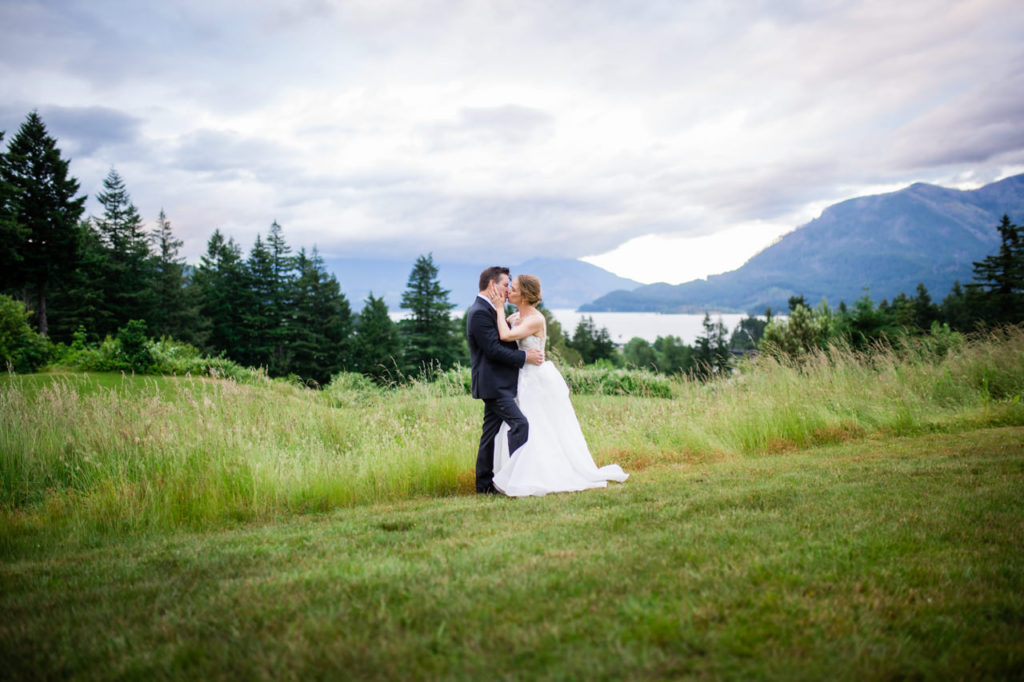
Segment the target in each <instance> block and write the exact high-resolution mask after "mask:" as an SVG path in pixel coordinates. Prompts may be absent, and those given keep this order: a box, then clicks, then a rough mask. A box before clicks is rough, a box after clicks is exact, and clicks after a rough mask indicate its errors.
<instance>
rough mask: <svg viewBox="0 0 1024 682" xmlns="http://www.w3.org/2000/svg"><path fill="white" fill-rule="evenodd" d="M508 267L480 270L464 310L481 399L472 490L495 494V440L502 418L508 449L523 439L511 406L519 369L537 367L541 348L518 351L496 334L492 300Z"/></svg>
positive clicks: (522, 422) (502, 288) (521, 421)
mask: <svg viewBox="0 0 1024 682" xmlns="http://www.w3.org/2000/svg"><path fill="white" fill-rule="evenodd" d="M508 281H509V277H508V268H503V267H498V266H494V267H490V268H487V269H486V270H484V271H483V272H481V273H480V293H479V294H477V297H476V301H474V302H473V305H472V306H471V307H470V308H469V312H468V313H466V338H467V339H468V341H469V358H470V366H471V376H472V389H473V397H474V398H480V399H481V400H483V401H484V427H483V433H482V434H481V435H480V449H479V451H477V455H476V491H477V492H478V493H481V494H496V493H497V492H498V491H497V489H496V488H495V487H494V438H495V436H497V435H498V431H499V430H500V429H501V423H502V422H506V423H507V424H508V426H509V430H508V452H509V455H510V456H511V454H512V453H513V452H515V451H516V450H517V449H518V448H519V446H521V445H522V444H523V443H525V442H526V439H527V437H528V436H529V432H530V425H529V423H528V422H527V421H526V417H524V416H523V413H522V412H520V411H519V406H518V405H517V404H516V392H517V390H518V387H519V369H520V368H521V367H523V365H525V364H526V363H527V362H530V363H532V364H534V365H540V364H542V363H543V362H544V352H543V351H541V350H540V349H537V348H531V349H530V350H529V351H524V350H519V348H518V347H517V346H516V343H515V342H514V341H502V340H501V337H500V336H499V335H498V311H497V310H496V309H495V307H494V304H493V303H491V298H492V297H493V296H494V295H495V294H496V293H500V294H501V295H502V297H503V300H504V296H507V295H508Z"/></svg>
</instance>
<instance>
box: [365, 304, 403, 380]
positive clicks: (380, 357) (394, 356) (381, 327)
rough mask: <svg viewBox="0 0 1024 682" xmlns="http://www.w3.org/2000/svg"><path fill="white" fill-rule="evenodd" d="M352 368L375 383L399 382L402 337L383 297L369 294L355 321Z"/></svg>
mask: <svg viewBox="0 0 1024 682" xmlns="http://www.w3.org/2000/svg"><path fill="white" fill-rule="evenodd" d="M353 365H354V369H355V370H356V371H358V372H361V373H362V374H365V375H366V376H368V377H370V378H371V379H373V380H374V381H376V382H377V383H378V384H389V383H392V382H396V381H399V380H400V379H401V372H400V368H401V367H402V337H401V336H400V335H399V332H398V325H396V324H395V323H394V322H393V321H392V320H391V316H390V315H388V306H387V304H386V303H385V302H384V299H383V298H375V297H374V295H373V293H371V294H370V295H369V297H368V298H367V299H366V303H365V305H364V306H363V310H362V312H360V313H359V317H358V319H357V321H356V336H355V339H354V342H353Z"/></svg>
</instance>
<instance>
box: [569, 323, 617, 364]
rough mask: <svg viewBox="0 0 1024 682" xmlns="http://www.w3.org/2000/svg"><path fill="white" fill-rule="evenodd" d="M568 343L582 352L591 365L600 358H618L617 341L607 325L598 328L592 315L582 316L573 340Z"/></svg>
mask: <svg viewBox="0 0 1024 682" xmlns="http://www.w3.org/2000/svg"><path fill="white" fill-rule="evenodd" d="M567 345H568V346H569V347H570V348H572V349H573V350H575V351H576V352H577V353H579V354H580V358H581V359H582V360H583V362H584V363H585V364H588V365H591V364H593V363H595V362H597V361H598V360H611V361H614V360H615V358H616V355H617V353H616V350H615V342H614V341H612V336H611V334H610V333H609V332H608V328H607V327H601V328H600V329H598V328H597V325H596V324H595V323H594V318H593V317H590V316H586V317H582V318H580V321H579V322H577V323H576V329H575V331H573V334H572V340H571V341H569V342H568V343H567Z"/></svg>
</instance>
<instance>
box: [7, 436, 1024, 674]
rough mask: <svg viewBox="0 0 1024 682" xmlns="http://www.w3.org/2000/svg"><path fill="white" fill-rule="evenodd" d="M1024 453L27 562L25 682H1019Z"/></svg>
mask: <svg viewBox="0 0 1024 682" xmlns="http://www.w3.org/2000/svg"><path fill="white" fill-rule="evenodd" d="M1022 499H1024V429H1022V428H1021V427H1003V428H994V429H983V430H978V431H973V432H969V433H963V434H954V435H949V434H931V435H921V436H913V437H902V438H886V439H884V440H876V439H867V440H864V441H862V442H857V443H845V444H838V445H829V446H822V447H817V448H811V449H806V450H796V451H790V452H786V453H783V454H777V455H771V456H761V457H751V458H744V459H730V460H723V461H715V462H705V463H701V464H685V465H668V464H663V465H658V466H653V467H649V468H647V469H645V470H642V471H639V472H635V473H634V475H633V477H632V478H631V479H630V480H629V481H628V482H627V483H626V484H624V485H616V486H613V487H611V488H608V489H606V490H600V491H590V492H587V493H583V494H572V495H555V496H549V497H547V498H539V499H505V498H490V497H488V498H480V497H476V496H472V495H452V496H448V497H441V498H434V499H415V500H408V501H402V502H394V503H387V504H377V505H365V506H358V507H353V508H349V509H339V510H335V511H332V512H329V513H324V514H316V515H304V516H293V517H291V518H289V519H287V520H282V521H278V522H273V523H263V524H248V525H244V526H239V527H235V528H231V529H222V530H216V531H207V532H189V531H179V532H174V533H161V534H150V535H143V536H134V535H125V536H120V537H116V538H107V539H106V540H105V541H103V542H102V543H98V544H96V545H95V546H87V545H77V546H70V547H62V546H60V545H57V544H44V545H42V546H39V547H33V546H28V545H24V546H21V547H19V551H18V552H17V556H14V557H8V558H7V559H6V560H5V561H4V562H3V564H2V567H0V579H2V588H3V589H2V597H0V610H2V612H3V613H4V614H5V615H4V618H3V621H2V624H0V658H2V659H3V660H4V661H5V664H4V668H3V672H2V673H0V674H3V675H4V676H5V677H8V678H19V679H54V678H58V677H79V678H83V679H88V678H118V679H274V680H278V679H296V680H305V679H339V678H342V679H344V678H362V679H438V678H446V679H679V678H689V677H692V678H712V679H809V680H820V679H825V678H830V679H849V680H863V679H1020V678H1021V676H1022V675H1024V502H1022Z"/></svg>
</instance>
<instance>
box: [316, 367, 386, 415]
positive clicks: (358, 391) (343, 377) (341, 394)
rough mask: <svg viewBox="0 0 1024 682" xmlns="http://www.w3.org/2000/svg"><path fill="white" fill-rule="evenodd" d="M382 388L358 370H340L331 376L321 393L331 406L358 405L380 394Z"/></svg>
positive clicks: (362, 404)
mask: <svg viewBox="0 0 1024 682" xmlns="http://www.w3.org/2000/svg"><path fill="white" fill-rule="evenodd" d="M382 390H383V389H382V388H380V387H379V386H378V385H377V384H376V383H374V381H373V379H371V378H370V377H368V376H365V375H363V374H359V373H358V372H341V373H339V374H335V375H334V376H332V377H331V381H330V383H329V384H327V386H326V387H324V389H323V395H324V396H325V397H326V398H327V402H328V403H329V404H330V405H331V406H332V407H359V406H364V405H366V404H367V402H368V399H369V398H372V397H375V396H378V395H380V392H381V391H382Z"/></svg>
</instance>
